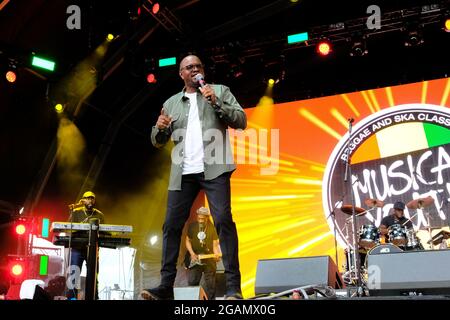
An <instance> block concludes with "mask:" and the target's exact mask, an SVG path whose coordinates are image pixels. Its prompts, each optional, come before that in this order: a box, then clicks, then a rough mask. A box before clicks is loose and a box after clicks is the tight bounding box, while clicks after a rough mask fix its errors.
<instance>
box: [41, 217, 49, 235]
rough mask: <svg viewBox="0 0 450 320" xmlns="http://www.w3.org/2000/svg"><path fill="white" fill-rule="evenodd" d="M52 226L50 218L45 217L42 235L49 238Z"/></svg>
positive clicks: (42, 224)
mask: <svg viewBox="0 0 450 320" xmlns="http://www.w3.org/2000/svg"><path fill="white" fill-rule="evenodd" d="M49 228H50V220H49V219H48V218H43V219H42V223H41V237H42V238H48V235H49Z"/></svg>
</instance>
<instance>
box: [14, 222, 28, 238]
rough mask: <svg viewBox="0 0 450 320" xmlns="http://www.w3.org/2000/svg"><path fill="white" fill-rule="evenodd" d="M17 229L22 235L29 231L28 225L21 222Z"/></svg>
mask: <svg viewBox="0 0 450 320" xmlns="http://www.w3.org/2000/svg"><path fill="white" fill-rule="evenodd" d="M15 230H16V233H17V234H18V235H19V236H21V235H23V234H24V233H25V232H26V231H27V227H26V226H25V224H23V223H19V224H18V225H16V229H15Z"/></svg>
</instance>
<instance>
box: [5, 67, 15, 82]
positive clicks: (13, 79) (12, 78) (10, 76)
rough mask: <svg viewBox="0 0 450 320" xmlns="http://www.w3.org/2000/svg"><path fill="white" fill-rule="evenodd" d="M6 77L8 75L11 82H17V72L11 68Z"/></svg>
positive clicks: (7, 78)
mask: <svg viewBox="0 0 450 320" xmlns="http://www.w3.org/2000/svg"><path fill="white" fill-rule="evenodd" d="M5 77H6V80H8V81H9V82H11V83H14V82H16V79H17V75H16V73H15V72H14V71H11V70H9V71H8V72H6V75H5Z"/></svg>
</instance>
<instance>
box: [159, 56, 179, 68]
mask: <svg viewBox="0 0 450 320" xmlns="http://www.w3.org/2000/svg"><path fill="white" fill-rule="evenodd" d="M175 64H177V58H175V57H170V58H164V59H159V60H158V66H159V67H167V66H173V65H175Z"/></svg>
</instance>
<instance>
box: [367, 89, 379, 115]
mask: <svg viewBox="0 0 450 320" xmlns="http://www.w3.org/2000/svg"><path fill="white" fill-rule="evenodd" d="M368 92H369V97H370V99H372V103H373V105H374V107H375V110H376V111H380V110H381V109H380V104H379V103H378V100H377V97H376V96H375V93H374V92H373V90H369V91H368Z"/></svg>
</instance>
